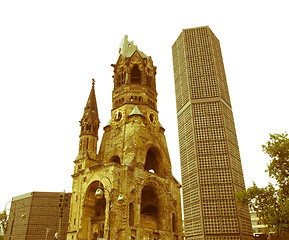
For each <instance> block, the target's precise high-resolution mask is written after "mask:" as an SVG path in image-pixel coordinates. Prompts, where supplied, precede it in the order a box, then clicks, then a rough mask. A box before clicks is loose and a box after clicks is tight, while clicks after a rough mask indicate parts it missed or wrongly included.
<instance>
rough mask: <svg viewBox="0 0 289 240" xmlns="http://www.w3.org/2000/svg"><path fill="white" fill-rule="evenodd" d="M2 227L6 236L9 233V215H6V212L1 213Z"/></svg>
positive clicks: (0, 222) (0, 223) (0, 221)
mask: <svg viewBox="0 0 289 240" xmlns="http://www.w3.org/2000/svg"><path fill="white" fill-rule="evenodd" d="M0 225H1V227H2V229H3V231H4V234H5V233H6V231H7V225H8V215H7V213H6V210H4V211H3V212H2V213H0Z"/></svg>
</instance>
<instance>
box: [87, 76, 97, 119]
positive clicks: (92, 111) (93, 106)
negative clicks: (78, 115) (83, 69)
mask: <svg viewBox="0 0 289 240" xmlns="http://www.w3.org/2000/svg"><path fill="white" fill-rule="evenodd" d="M94 85H95V80H94V78H93V79H92V87H91V91H90V94H89V97H88V100H87V103H86V106H85V108H84V114H83V119H87V118H91V119H92V120H97V121H98V122H99V119H98V109H97V103H96V97H95V90H94Z"/></svg>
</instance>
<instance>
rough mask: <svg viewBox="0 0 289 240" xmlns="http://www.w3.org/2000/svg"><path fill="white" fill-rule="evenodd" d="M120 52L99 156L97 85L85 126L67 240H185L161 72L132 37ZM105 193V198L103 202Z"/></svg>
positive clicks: (74, 180) (82, 132) (75, 176)
mask: <svg viewBox="0 0 289 240" xmlns="http://www.w3.org/2000/svg"><path fill="white" fill-rule="evenodd" d="M130 48H132V49H134V51H129V50H130ZM119 52H120V55H119V58H118V61H117V63H116V64H115V65H112V66H113V68H114V90H113V93H112V101H113V109H112V110H111V120H110V121H109V123H108V124H107V125H106V126H105V127H104V134H103V138H102V142H101V145H100V149H99V152H98V154H97V151H96V146H97V139H98V137H97V135H98V127H99V120H98V114H97V105H96V100H95V93H94V84H93V86H92V90H91V93H90V96H89V99H88V102H87V106H86V108H85V111H84V115H83V118H82V120H81V121H80V123H81V134H80V145H79V155H78V157H77V159H76V160H75V168H74V174H73V186H72V198H71V208H70V225H69V229H68V234H67V239H68V240H72V239H78V240H92V239H98V238H106V239H111V240H112V239H123V240H127V239H141V240H143V239H146V240H148V239H152V240H153V239H162V240H176V239H182V214H181V198H180V188H181V186H180V184H179V183H178V182H177V181H176V179H175V178H174V177H173V175H172V170H171V163H170V157H169V153H168V149H167V144H166V139H165V135H164V131H165V130H164V128H163V127H162V125H161V124H160V123H159V121H158V111H157V92H156V84H155V74H156V67H155V66H154V65H153V62H152V59H151V57H147V56H146V55H145V54H144V53H142V52H140V51H139V50H138V49H137V46H135V45H133V43H132V42H128V41H127V36H126V37H125V38H124V40H123V41H122V45H121V48H120V51H119ZM100 180H101V181H100ZM109 180H110V181H109ZM99 187H100V188H101V189H103V190H104V197H103V198H100V199H97V198H96V196H95V192H96V190H97V189H98V188H99ZM109 192H110V194H109ZM120 193H121V194H123V196H124V202H123V203H119V202H118V201H117V199H118V196H119V194H120ZM110 200H111V201H110ZM110 205H111V208H110V209H111V211H109V206H110ZM109 212H110V215H109ZM109 219H110V221H109ZM109 226H110V238H109V236H108V235H109Z"/></svg>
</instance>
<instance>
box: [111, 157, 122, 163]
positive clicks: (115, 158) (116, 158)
mask: <svg viewBox="0 0 289 240" xmlns="http://www.w3.org/2000/svg"><path fill="white" fill-rule="evenodd" d="M110 162H115V163H118V164H120V158H119V156H117V155H115V156H113V157H112V158H111V160H110Z"/></svg>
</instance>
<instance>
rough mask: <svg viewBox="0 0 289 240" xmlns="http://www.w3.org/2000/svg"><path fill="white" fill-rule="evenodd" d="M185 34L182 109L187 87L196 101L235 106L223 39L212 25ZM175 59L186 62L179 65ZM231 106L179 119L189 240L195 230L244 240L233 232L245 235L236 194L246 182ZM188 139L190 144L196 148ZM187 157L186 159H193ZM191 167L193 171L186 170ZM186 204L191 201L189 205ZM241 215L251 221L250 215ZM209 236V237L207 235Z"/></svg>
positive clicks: (209, 107) (202, 107) (196, 110)
mask: <svg viewBox="0 0 289 240" xmlns="http://www.w3.org/2000/svg"><path fill="white" fill-rule="evenodd" d="M181 35H182V36H180V37H179V39H178V40H177V41H178V42H176V43H175V46H176V47H175V49H174V46H173V57H174V71H175V81H176V76H178V78H179V80H178V83H175V84H176V85H175V86H176V94H178V96H177V110H178V111H179V110H180V108H181V107H182V106H184V104H186V103H187V101H185V100H184V99H186V98H185V97H184V94H183V93H182V91H183V89H182V88H187V89H189V91H191V92H190V94H191V98H192V99H196V98H207V97H214V96H221V97H222V98H223V100H225V102H226V103H227V104H228V105H229V106H230V98H229V92H228V87H227V81H226V76H225V71H224V65H223V59H222V55H221V49H220V44H219V41H218V39H217V38H216V37H215V36H214V34H213V33H212V32H211V31H210V29H209V28H208V27H203V28H197V29H189V30H184V31H183V33H182V34H181ZM180 39H181V40H180ZM177 47H178V48H179V49H178V50H176V48H177ZM184 55H186V59H185V58H184ZM175 56H176V57H177V58H183V59H182V60H180V59H177V61H176V60H175V59H176V57H175ZM181 65H182V66H181ZM175 69H178V71H176V70H175ZM188 84H189V85H188ZM189 86H190V88H189ZM178 98H179V100H178ZM178 102H179V103H178ZM228 105H225V104H224V103H222V102H207V103H198V104H192V113H191V112H190V113H189V112H188V111H187V110H185V111H184V112H183V113H182V114H181V115H183V116H181V115H180V116H179V117H178V119H179V118H182V120H181V121H179V120H178V125H179V139H180V151H181V163H182V165H184V167H182V180H183V194H184V209H186V208H189V209H190V210H188V211H186V210H184V212H185V221H186V219H191V220H192V222H191V225H190V227H189V231H188V232H187V229H186V237H187V238H188V239H190V237H191V236H192V232H194V234H193V235H194V236H197V235H198V234H199V235H200V234H204V232H203V231H204V230H205V233H216V234H220V233H224V234H227V236H226V237H225V236H222V237H221V238H220V239H219V238H218V237H216V238H215V237H212V238H211V240H213V239H216V240H217V239H218V240H221V239H222V240H224V239H226V240H237V239H240V237H237V236H230V234H231V233H234V234H236V233H238V232H239V226H238V220H237V210H236V208H237V206H236V204H235V200H234V191H236V190H238V189H241V188H242V186H241V185H242V184H241V182H244V180H243V175H242V174H240V173H242V166H241V161H240V156H239V155H240V154H239V149H238V143H237V137H236V130H235V125H234V120H233V114H232V110H231V109H230V108H229V107H228ZM192 118H193V126H192ZM226 138H227V139H226ZM191 139H193V140H191ZM187 141H189V142H190V146H189V145H188V144H187ZM181 142H182V143H181ZM227 144H228V145H227ZM189 147H191V149H189ZM181 149H182V150H181ZM182 152H183V153H182ZM182 158H186V159H187V161H184V160H183V159H182ZM186 168H187V170H183V169H186ZM188 169H192V170H191V171H189V170H188ZM231 169H233V170H234V171H233V172H232V171H231ZM183 172H184V174H183ZM232 177H233V179H234V184H235V186H233V181H232ZM198 178H199V179H198ZM187 179H189V180H187ZM193 182H194V183H193ZM198 184H200V185H199V186H198ZM198 187H199V189H198ZM185 201H189V203H186V204H185ZM198 201H201V202H202V208H203V211H202V214H203V217H202V218H201V216H200V214H201V213H200V212H199V211H197V210H196V209H195V208H192V203H195V202H198ZM198 206H199V203H198ZM218 214H219V215H218ZM206 216H208V218H206ZM217 216H218V217H217ZM240 217H241V218H242V219H244V221H245V220H246V219H245V216H240ZM212 219H213V220H212ZM216 222H217V223H218V224H216ZM202 223H204V228H203V229H202V225H201V224H202ZM249 223H250V222H249ZM198 224H199V225H198ZM185 225H186V223H185ZM242 225H243V226H242V229H243V228H244V227H246V225H248V224H245V223H243V221H242ZM216 226H217V227H216ZM204 237H205V238H206V239H209V238H207V236H206V235H204ZM191 239H196V237H194V238H191ZM201 239H203V238H202V237H201Z"/></svg>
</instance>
